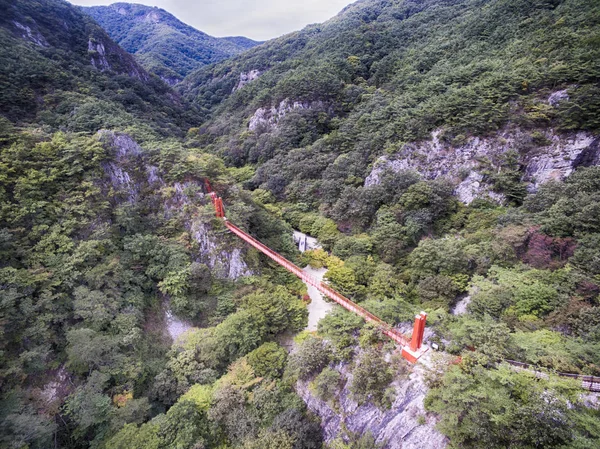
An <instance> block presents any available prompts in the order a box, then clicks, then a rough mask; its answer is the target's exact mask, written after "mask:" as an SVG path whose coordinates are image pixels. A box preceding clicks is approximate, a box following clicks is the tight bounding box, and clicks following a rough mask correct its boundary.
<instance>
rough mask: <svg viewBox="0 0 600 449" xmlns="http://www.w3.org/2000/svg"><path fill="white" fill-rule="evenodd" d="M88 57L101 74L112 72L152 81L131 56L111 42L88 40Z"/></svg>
mask: <svg viewBox="0 0 600 449" xmlns="http://www.w3.org/2000/svg"><path fill="white" fill-rule="evenodd" d="M88 55H89V57H90V64H91V65H92V66H94V67H95V68H97V69H98V70H100V71H101V72H105V71H108V70H111V71H113V72H116V73H123V74H127V75H129V76H131V77H132V78H137V79H139V80H142V81H148V80H149V79H150V75H148V73H146V71H145V70H144V69H142V68H141V67H140V66H139V65H137V63H136V62H135V60H134V59H133V57H132V56H131V55H129V54H127V53H125V52H124V51H123V50H122V49H121V48H119V46H118V45H116V44H115V43H114V42H112V41H110V40H107V41H106V42H102V41H100V40H97V39H95V38H90V39H89V40H88Z"/></svg>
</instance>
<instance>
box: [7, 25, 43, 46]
mask: <svg viewBox="0 0 600 449" xmlns="http://www.w3.org/2000/svg"><path fill="white" fill-rule="evenodd" d="M13 25H14V26H15V27H16V28H17V30H19V32H20V34H21V37H22V38H23V39H26V40H28V41H31V42H33V43H34V44H36V45H39V46H40V47H48V46H49V45H48V41H47V40H46V38H45V37H44V36H42V34H41V33H40V32H39V31H37V30H32V29H31V27H29V26H27V25H23V24H22V23H20V22H17V21H16V20H13Z"/></svg>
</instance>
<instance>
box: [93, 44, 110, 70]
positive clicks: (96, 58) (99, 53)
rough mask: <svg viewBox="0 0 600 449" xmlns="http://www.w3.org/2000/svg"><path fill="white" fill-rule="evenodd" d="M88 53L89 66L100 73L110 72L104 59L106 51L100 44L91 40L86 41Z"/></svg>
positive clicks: (106, 60) (108, 65)
mask: <svg viewBox="0 0 600 449" xmlns="http://www.w3.org/2000/svg"><path fill="white" fill-rule="evenodd" d="M88 52H89V53H90V64H92V65H93V66H94V67H96V68H97V69H98V70H100V71H102V72H103V71H105V70H110V64H109V62H108V59H106V49H105V48H104V44H102V43H101V42H95V41H93V40H92V39H90V40H89V41H88Z"/></svg>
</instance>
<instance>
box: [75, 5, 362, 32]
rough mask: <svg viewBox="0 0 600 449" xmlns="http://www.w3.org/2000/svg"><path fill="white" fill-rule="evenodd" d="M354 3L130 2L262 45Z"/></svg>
mask: <svg viewBox="0 0 600 449" xmlns="http://www.w3.org/2000/svg"><path fill="white" fill-rule="evenodd" d="M70 1H71V3H73V4H75V5H84V6H95V5H110V4H111V3H117V2H118V0H70ZM353 1H354V0H137V1H136V0H133V1H130V2H127V3H142V4H144V5H148V6H158V7H160V8H163V9H164V10H166V11H168V12H170V13H171V14H173V15H174V16H176V17H177V18H178V19H179V20H181V21H182V22H185V23H187V24H188V25H191V26H193V27H194V28H197V29H199V30H200V31H204V32H205V33H208V34H210V35H212V36H216V37H224V36H246V37H249V38H251V39H255V40H259V41H264V40H268V39H271V38H274V37H278V36H281V35H283V34H286V33H289V32H292V31H296V30H300V29H302V28H304V27H305V26H306V25H308V24H311V23H320V22H324V21H326V20H327V19H330V18H331V17H333V16H335V15H336V14H337V13H338V12H340V11H341V10H342V9H343V8H344V7H345V6H347V5H349V4H350V3H353Z"/></svg>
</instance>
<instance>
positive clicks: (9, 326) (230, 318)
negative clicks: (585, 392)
mask: <svg viewBox="0 0 600 449" xmlns="http://www.w3.org/2000/svg"><path fill="white" fill-rule="evenodd" d="M596 3H597V2H594V1H591V0H535V1H525V0H441V1H440V0H426V1H419V2H416V1H411V0H394V1H379V0H366V1H362V2H358V3H357V4H354V5H352V6H351V7H349V8H348V9H346V10H345V11H344V12H343V13H342V14H341V15H340V16H338V17H336V18H334V19H332V20H331V21H329V22H327V23H325V24H323V25H313V26H310V27H308V28H306V29H305V30H303V31H300V32H297V33H293V34H291V35H288V36H284V37H282V38H280V39H276V40H274V41H271V42H268V43H266V44H265V45H263V46H260V47H259V48H255V49H252V50H250V51H248V52H247V53H245V54H244V55H242V56H238V57H235V58H233V59H231V60H229V61H226V62H222V63H219V64H217V65H212V66H209V67H205V68H203V69H201V70H199V71H197V72H195V73H193V74H192V75H191V76H189V77H188V78H187V79H186V81H185V82H184V83H182V84H181V87H180V94H182V96H181V95H180V94H178V93H176V92H175V91H173V90H172V89H171V88H169V87H168V86H167V85H166V84H165V83H163V82H162V81H161V80H160V79H159V78H158V77H156V76H151V75H149V74H148V73H147V72H145V71H144V70H143V69H142V68H141V67H140V66H139V65H138V64H137V63H136V62H135V60H134V59H133V58H132V57H131V56H130V55H127V54H126V53H125V52H124V51H123V50H121V49H120V48H119V47H118V46H117V45H116V44H115V43H114V42H112V41H111V40H110V38H109V37H108V36H107V35H106V33H105V32H104V31H103V30H102V29H100V28H99V27H98V25H96V24H95V23H94V22H93V21H92V20H91V19H90V18H89V17H87V16H86V15H84V14H82V13H81V12H80V10H79V9H77V8H75V7H72V6H70V5H69V4H68V3H66V2H63V1H62V0H37V1H35V2H34V1H29V0H18V1H16V2H14V1H13V2H8V1H7V0H0V7H1V8H2V11H3V12H4V11H6V14H0V60H1V61H2V62H3V64H0V86H1V87H2V88H1V89H0V114H1V117H0V335H1V337H2V338H1V339H0V388H1V391H0V429H1V432H0V447H2V448H4V447H7V448H25V447H29V448H32V449H33V448H46V447H53V446H56V447H65V448H70V449H79V448H85V447H91V448H98V449H102V448H109V449H110V448H115V449H117V448H130V447H132V448H156V449H162V448H177V449H194V448H195V449H200V448H204V449H209V448H215V449H216V448H219V449H221V448H222V449H225V448H227V449H248V448H252V449H254V448H257V449H258V448H261V449H262V448H273V449H288V448H289V449H321V448H322V447H323V442H322V436H321V432H320V429H319V423H318V422H317V421H316V420H315V418H314V417H313V416H312V415H311V413H310V412H308V411H307V409H306V406H305V405H304V403H303V401H302V400H301V399H300V397H299V396H298V395H297V394H296V393H295V392H294V388H295V387H298V388H300V387H301V388H307V389H308V391H309V392H312V393H314V395H315V396H317V397H318V398H320V399H321V400H323V401H324V402H327V403H328V404H329V406H331V407H333V409H336V408H337V407H340V406H341V404H340V401H339V400H338V399H339V394H340V392H341V391H346V392H349V396H348V397H350V398H351V399H352V400H354V401H356V402H358V403H359V404H361V405H363V404H373V405H375V406H377V407H379V408H382V409H385V408H386V407H389V406H390V404H392V403H393V400H394V394H395V391H396V388H395V386H397V385H399V384H401V383H402V382H403V381H405V379H406V377H407V374H408V372H409V371H410V369H409V367H408V366H407V365H406V364H405V363H402V362H400V361H398V360H397V359H396V357H391V360H390V361H386V360H388V359H387V356H388V354H389V353H390V351H391V349H392V344H391V343H389V341H388V340H387V339H385V338H384V337H383V336H382V334H381V332H380V330H378V329H375V328H373V327H372V326H366V325H365V324H364V321H363V320H362V319H361V318H359V317H358V316H356V315H354V314H351V313H349V312H347V311H345V310H342V309H341V308H339V307H336V308H334V310H333V311H332V312H331V313H330V314H328V315H327V316H326V317H325V318H324V319H322V320H321V321H320V322H319V325H318V332H317V333H310V332H302V333H300V334H299V335H298V337H297V338H295V346H294V348H293V349H292V350H288V349H289V348H288V347H287V346H286V343H285V342H287V341H289V340H290V337H292V336H293V335H294V334H296V333H298V332H299V331H302V330H303V329H304V328H305V327H306V323H307V309H306V305H305V304H304V302H303V301H302V299H301V298H302V297H303V295H304V294H305V293H306V289H305V286H304V285H303V284H302V283H301V282H300V281H299V280H297V279H296V278H294V277H293V276H292V275H291V274H289V273H288V272H286V271H285V270H284V269H282V268H281V267H279V266H277V265H276V264H274V263H273V262H272V261H271V260H270V259H267V258H266V257H263V256H261V255H260V254H258V253H257V252H256V251H254V250H252V249H249V248H247V247H246V246H245V245H243V244H242V243H241V242H240V241H238V239H236V238H235V237H234V236H232V235H229V234H227V233H226V232H225V228H224V227H223V225H222V223H221V222H220V220H217V219H216V218H215V217H214V211H213V210H212V206H211V204H210V201H209V200H208V198H206V196H205V195H203V192H204V180H205V179H207V178H208V179H210V181H211V183H212V185H213V187H214V188H215V190H216V191H218V192H219V194H220V195H221V196H222V197H223V198H224V200H225V203H226V207H227V216H228V218H229V219H231V220H232V221H233V222H235V223H236V224H237V225H238V226H240V227H242V228H244V229H245V230H247V231H248V232H250V233H251V234H252V235H254V236H256V237H257V238H258V239H260V240H261V241H263V242H264V243H265V244H267V245H268V246H269V247H271V248H273V249H274V250H276V251H278V252H281V253H283V254H284V255H285V256H286V257H288V258H290V259H291V260H294V261H296V262H297V263H301V262H302V263H306V264H310V265H311V266H312V267H315V268H321V267H326V268H327V269H328V272H327V275H326V278H325V279H326V281H327V282H329V283H330V284H331V285H332V286H333V287H334V288H336V289H338V290H340V291H341V292H342V293H344V294H345V295H348V296H349V297H351V298H352V299H353V300H355V301H357V302H360V304H361V306H363V307H365V308H366V309H368V310H369V311H371V312H372V313H375V314H377V315H378V316H379V317H381V318H382V319H384V320H385V321H387V322H388V323H389V324H391V325H400V324H402V325H404V326H406V325H407V324H408V323H411V322H412V320H413V319H414V315H415V313H418V312H419V311H421V310H425V311H427V312H428V314H429V318H428V339H429V341H431V342H435V343H437V344H438V345H439V347H440V348H441V349H442V350H443V351H444V352H445V353H446V358H448V357H450V359H449V360H448V363H445V364H440V365H438V366H435V367H434V369H433V370H432V371H431V373H429V374H428V375H427V379H428V383H429V385H428V386H429V392H428V395H427V399H426V407H427V409H428V412H431V413H435V414H437V415H438V418H439V425H438V428H439V430H440V431H442V432H443V433H444V434H445V435H447V436H448V437H449V440H450V445H451V446H452V447H457V448H458V447H466V448H470V447H472V448H483V447H486V448H487V447H493V448H496V447H497V448H501V447H510V448H523V449H525V448H533V447H547V448H561V449H566V448H576V449H580V448H593V447H594V446H595V445H597V441H598V440H599V439H600V428H599V427H598V418H599V416H598V412H597V410H594V409H592V408H590V407H588V406H587V405H586V403H585V402H584V401H583V400H582V399H581V398H580V389H579V388H578V386H577V385H575V383H574V382H572V381H565V380H564V379H560V378H558V377H557V376H556V375H555V373H556V372H558V373H561V372H569V373H577V374H592V375H600V296H599V295H600V262H599V257H600V250H599V245H600V213H599V212H600V181H599V179H600V167H598V166H597V160H596V158H597V157H598V152H597V141H596V142H595V143H594V144H592V145H591V146H590V148H588V150H586V151H587V153H586V154H584V156H585V158H583V159H585V160H584V161H579V162H578V163H577V164H573V165H572V168H574V171H573V172H572V174H571V175H570V176H569V177H568V178H567V179H565V180H564V181H551V182H548V183H546V184H544V185H542V186H541V187H540V188H539V190H538V191H537V192H535V193H533V192H529V191H528V190H527V189H526V186H525V184H524V183H523V175H524V173H523V171H524V161H526V159H527V157H529V156H531V155H533V154H537V152H539V151H542V149H543V148H544V146H545V145H547V144H548V142H547V141H546V137H545V136H546V134H544V132H543V131H545V130H546V129H548V128H549V127H552V128H553V129H554V130H556V131H557V132H558V133H563V135H565V136H567V135H569V136H571V137H572V136H573V134H569V133H571V132H573V131H582V130H585V131H589V132H592V133H597V132H598V131H599V130H600V122H599V120H600V119H599V106H598V98H599V95H598V92H599V88H598V82H599V80H600V76H599V75H600V68H599V67H598V64H597V61H599V60H600V57H599V56H600V54H599V53H598V52H599V49H600V45H599V43H600V40H599V39H600V38H599V34H598V32H599V31H598V30H599V29H600V27H599V25H600V9H599V6H598V5H597V4H596ZM132 8H134V9H135V7H132ZM139 11H141V12H140V13H139V14H144V11H146V10H144V9H143V8H142V9H139ZM165 20H166V19H165ZM17 23H18V24H20V25H21V26H19V25H17ZM117 25H118V26H121V25H123V27H125V25H124V24H120V25H119V24H117ZM27 27H28V28H27ZM125 28H126V27H125ZM125 28H123V30H125ZM27 29H29V31H27ZM123 30H121V31H123ZM121 31H119V32H121ZM156 36H157V37H159V38H160V37H165V36H164V35H162V34H160V33H158V34H157V35H156ZM156 36H155V37H156ZM142 37H143V38H144V39H145V38H146V36H140V37H139V39H142ZM171 38H172V36H171V37H169V38H168V39H165V42H166V43H172V40H170V39H171ZM136 39H137V38H136ZM137 42H138V41H135V42H134V43H137ZM140 42H141V41H140ZM150 42H155V41H153V40H152V39H150ZM157 49H160V48H158V46H157ZM182 61H183V60H179V59H178V58H177V57H175V58H174V59H172V60H170V61H165V62H164V64H165V66H167V65H169V64H172V66H173V67H175V66H180V67H184V69H185V70H189V67H188V66H186V64H187V62H186V61H187V60H186V61H183V62H185V64H184V63H183V62H182ZM180 63H181V65H178V64H180ZM161 64H163V62H161ZM186 67H187V68H186ZM254 69H257V70H260V71H261V76H260V77H259V78H258V79H256V80H254V81H252V82H251V83H249V84H248V85H246V86H245V87H243V88H242V89H238V90H236V91H235V92H234V93H232V92H233V87H235V86H236V85H237V83H238V82H239V76H240V73H241V72H249V71H251V70H254ZM157 70H158V69H157ZM181 73H183V72H181ZM559 90H566V97H563V100H561V101H560V102H559V103H558V104H557V105H555V106H551V105H550V104H549V103H548V97H549V95H550V94H552V93H554V92H556V91H559ZM188 101H189V103H188ZM282 102H283V103H282ZM295 102H298V104H296V105H295V106H294V103H295ZM191 103H193V105H192V104H191ZM279 106H281V107H282V108H283V109H285V111H283V112H284V113H281V114H279V115H280V117H279V116H278V119H277V121H276V122H275V123H273V122H269V120H268V118H269V117H268V114H269V112H268V110H269V109H270V108H271V107H279ZM258 108H266V111H267V112H265V114H267V116H266V120H264V121H263V122H261V121H260V120H253V126H252V129H250V128H249V119H250V117H252V116H253V115H254V114H255V112H256V110H257V109H258ZM279 112H281V111H279ZM259 115H260V114H257V115H256V117H259ZM256 117H255V118H256ZM517 128H518V129H520V130H524V131H527V133H528V135H529V136H530V137H531V138H530V139H529V140H528V142H527V143H526V144H523V145H521V144H520V143H519V142H517V143H515V148H511V149H510V151H507V152H506V153H505V154H504V156H503V157H501V158H498V160H487V159H482V160H481V161H478V163H480V164H481V166H482V167H483V168H484V171H483V172H482V174H483V175H484V182H485V183H487V184H488V185H490V186H491V188H492V189H493V191H495V192H497V193H501V194H503V195H504V197H505V198H506V202H505V203H504V204H503V205H499V204H497V203H494V202H492V201H488V200H486V199H482V198H479V199H477V200H475V201H473V202H472V203H471V204H470V205H468V206H466V205H464V204H462V203H460V202H459V201H458V199H457V198H456V196H455V192H454V189H455V185H456V179H448V180H447V179H445V178H444V177H443V176H440V177H438V178H437V179H425V178H424V177H422V176H420V175H419V174H418V173H416V172H414V171H411V170H400V171H398V172H392V171H385V170H384V171H382V172H381V173H380V174H379V181H380V182H379V183H366V182H365V180H366V178H367V176H368V175H369V173H370V172H371V170H372V168H373V163H374V162H375V161H376V160H377V159H378V158H379V157H380V156H382V155H385V154H391V155H401V154H408V153H404V152H410V151H411V148H412V145H413V144H414V143H415V142H418V141H419V140H421V139H426V138H428V137H429V136H430V135H431V132H432V131H434V130H437V131H439V134H436V135H437V136H438V138H439V139H441V141H443V142H446V143H449V144H452V145H454V146H457V145H461V144H463V143H464V142H466V141H467V139H469V138H470V137H473V136H486V135H490V134H494V133H498V131H499V130H505V129H507V130H511V129H517ZM594 145H596V147H594ZM448 148H452V147H448ZM594 151H596V152H595V153H594ZM528 155H529V156H528ZM424 163H426V162H425V161H424ZM565 163H566V161H565ZM292 228H294V229H299V230H301V231H302V232H305V233H308V234H310V235H312V236H315V237H317V238H318V239H319V241H320V243H321V244H322V245H323V249H320V250H315V251H309V252H306V253H304V254H303V255H302V256H300V255H299V254H298V253H297V251H296V250H295V248H294V247H293V241H292V239H291V231H292ZM250 273H252V274H251V275H250ZM459 303H460V307H459V309H463V312H464V313H456V314H454V313H452V311H453V310H455V307H456V306H457V305H458V304H459ZM467 304H468V305H467ZM166 308H169V309H170V311H171V312H172V313H174V314H175V315H176V316H177V317H180V318H184V319H186V320H187V321H188V322H189V323H190V324H192V325H193V326H194V327H193V328H192V329H191V330H189V331H188V332H187V333H186V334H184V335H183V336H180V337H179V338H178V339H177V340H176V341H174V342H173V341H171V339H170V338H169V337H168V336H167V335H166V333H165V325H166V323H165V312H166V310H165V309H166ZM504 360H518V361H522V362H527V363H530V364H532V365H535V366H536V367H537V369H539V370H541V371H542V374H539V375H538V376H537V377H536V376H534V375H532V374H531V373H529V372H517V371H515V370H513V369H512V368H510V367H509V366H507V365H506V364H505V363H503V361H504ZM429 418H430V417H429V415H428V416H427V417H425V416H419V417H415V420H416V422H417V424H418V425H419V426H425V425H428V423H431V422H433V419H429ZM343 430H344V438H345V440H342V439H341V437H340V438H337V439H334V440H333V441H331V442H329V447H331V448H340V449H342V448H344V449H345V448H353V449H358V448H365V449H366V448H374V447H377V446H376V444H375V441H376V440H377V439H378V436H377V435H375V436H373V435H370V434H369V433H367V432H365V434H364V435H354V434H352V433H351V432H350V431H348V432H346V429H343Z"/></svg>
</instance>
